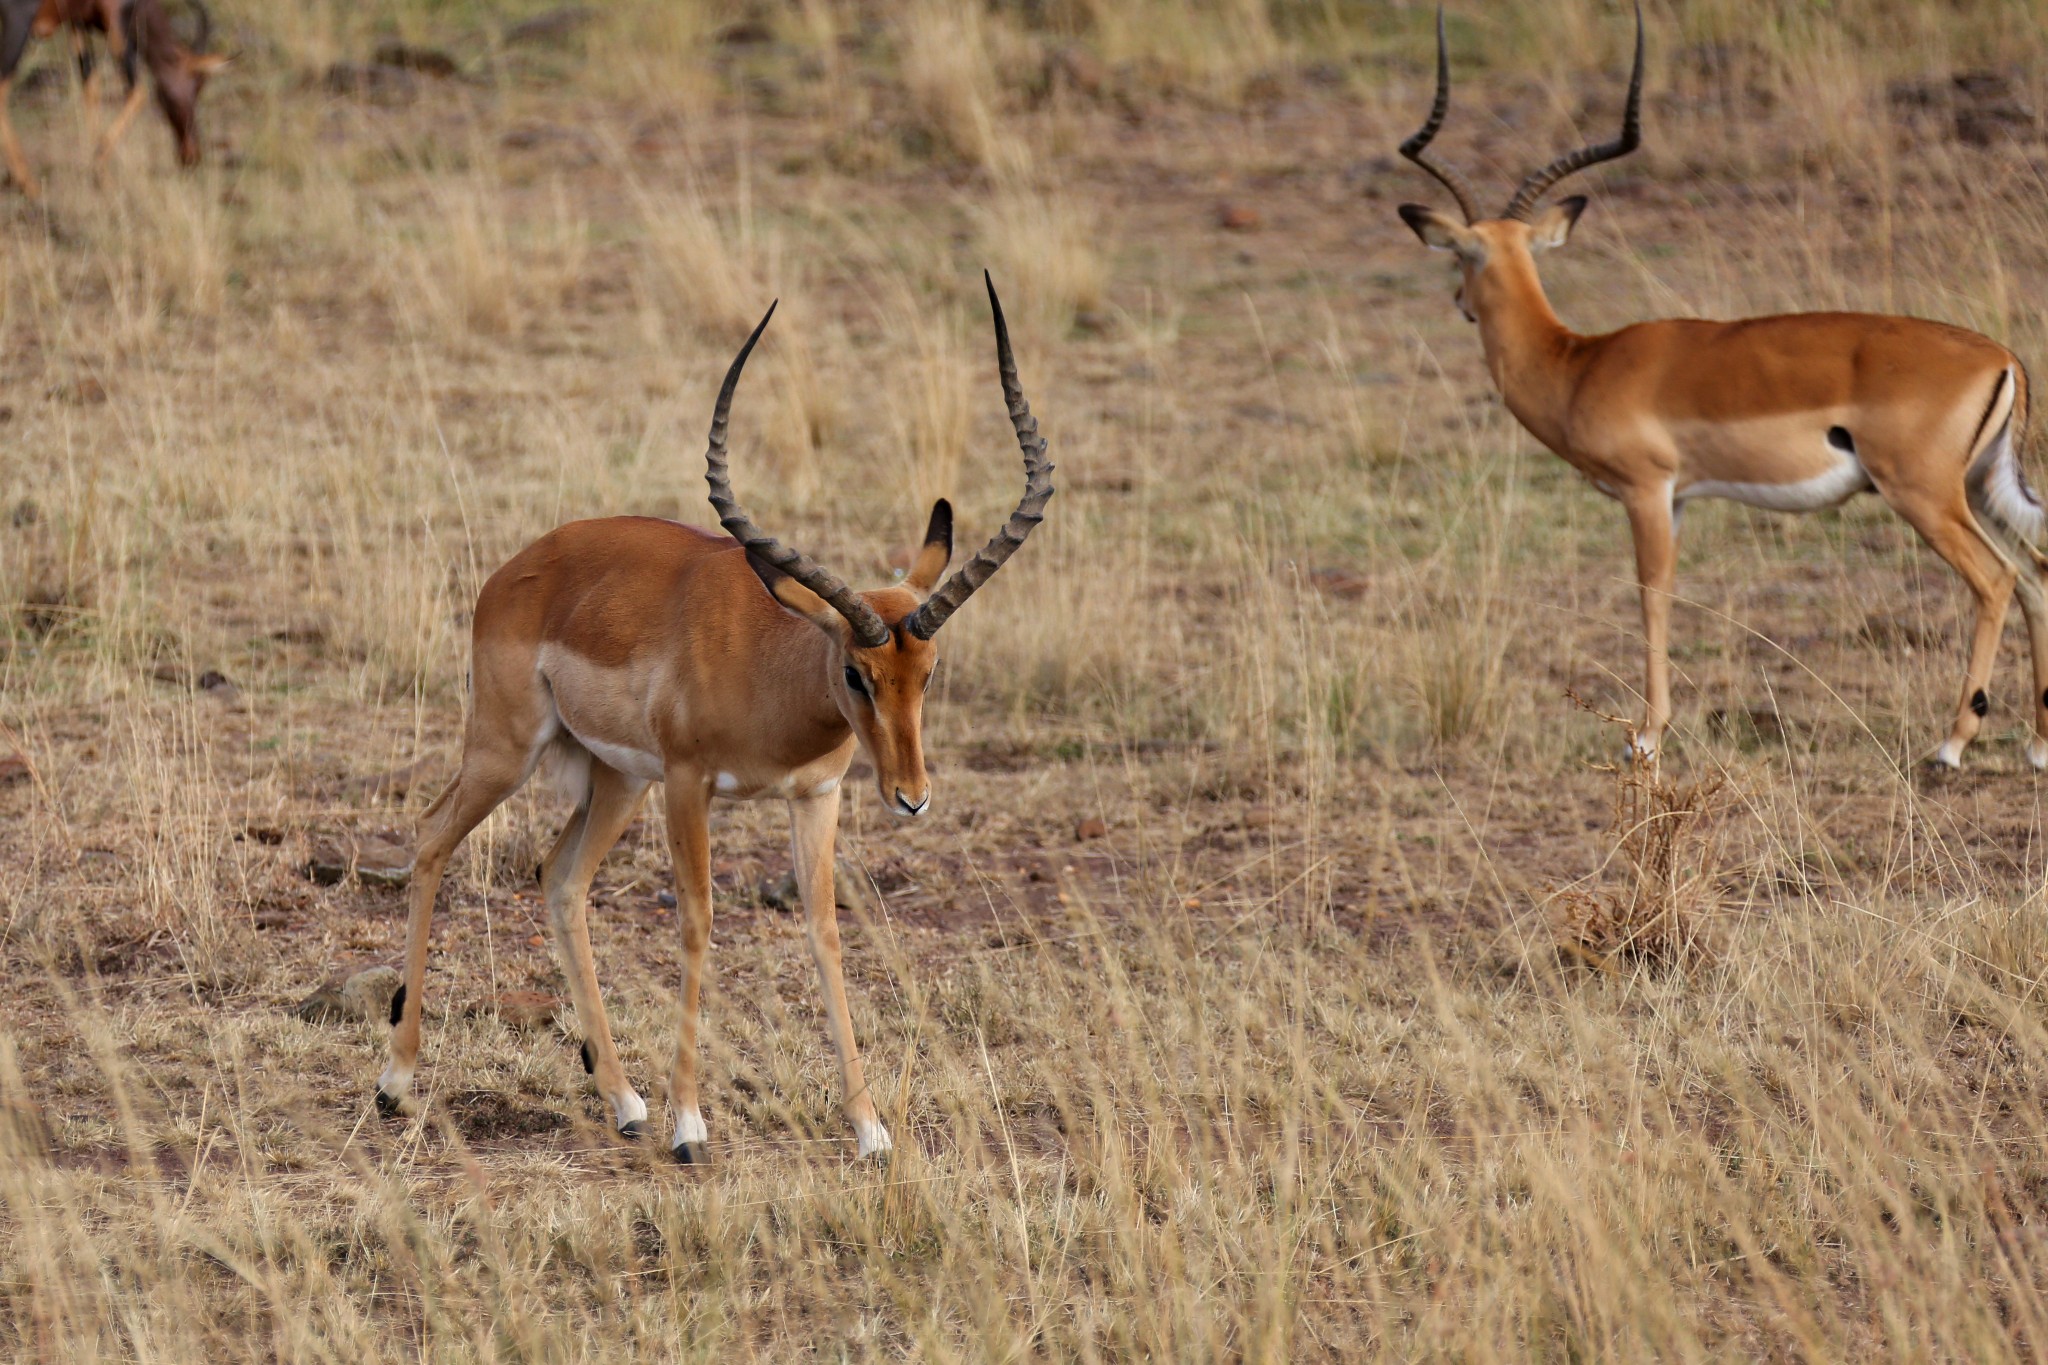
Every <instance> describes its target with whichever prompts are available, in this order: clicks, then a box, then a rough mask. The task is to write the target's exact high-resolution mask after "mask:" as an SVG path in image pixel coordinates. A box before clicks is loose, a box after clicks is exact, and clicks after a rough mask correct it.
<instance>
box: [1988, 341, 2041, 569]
mask: <svg viewBox="0 0 2048 1365" xmlns="http://www.w3.org/2000/svg"><path fill="white" fill-rule="evenodd" d="M2026 429H2027V372H2026V371H2025V370H2024V369H2022V368H2021V367H2020V366H2019V365H2018V364H2017V363H2015V364H2013V365H2010V366H2008V367H2006V369H2005V370H2004V371H2003V372H2002V373H2001V374H2000V375H1999V378H1998V386H1997V388H1996V389H1994V390H1993V391H1992V394H1991V403H1990V406H1989V407H1987V408H1986V409H1985V411H1984V422H1983V425H1982V427H1981V428H1980V430H1979V434H1978V439H1979V440H1980V441H1982V442H1983V444H1982V445H1981V446H1980V447H1979V448H1978V450H1977V452H1976V455H1975V458H1974V459H1972V460H1971V461H1970V476H1969V491H1970V503H1971V505H1972V506H1973V507H1974V508H1975V509H1976V510H1977V512H1978V514H1979V515H1981V516H1983V517H1984V518H1985V519H1986V520H1987V521H1989V522H1991V523H1992V524H1993V525H1994V526H1996V527H1997V528H1998V529H1999V530H2001V531H2004V532H2005V533H2006V534H2007V535H2010V536H2013V537H2014V538H2016V539H2018V540H2019V541H2020V542H2021V543H2022V544H2024V545H2025V546H2026V547H2027V548H2028V549H2029V550H2030V551H2031V552H2032V553H2033V557H2034V560H2035V562H2036V563H2037V564H2043V565H2044V567H2048V563H2044V561H2043V559H2042V554H2041V550H2042V542H2043V540H2044V539H2048V508H2044V507H2043V506H2042V505H2041V499H2040V498H2039V497H2038V496H2037V495H2036V494H2035V492H2034V490H2033V488H2032V487H2030V486H2029V485H2028V483H2027V474H2026V469H2025V468H2024V467H2023V465H2022V464H2021V461H2020V447H2021V446H2022V445H2023V444H2024V442H2025V438H2026ZM1984 431H1990V432H1991V433H1992V435H1991V438H1990V439H1989V440H1984V438H1983V432H1984Z"/></svg>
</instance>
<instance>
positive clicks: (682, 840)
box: [377, 284, 1053, 1163]
mask: <svg viewBox="0 0 2048 1365" xmlns="http://www.w3.org/2000/svg"><path fill="white" fill-rule="evenodd" d="M988 297H989V305H990V307H991V308H992V309H993V310H994V314H995V333H996V370H997V374H998V377H999V378H1000V379H1001V381H1002V388H1003V400H1004V404H1005V406H1006V408H1007V409H1008V412H1009V417H1010V425H1011V428H1012V430H1013V431H1014V432H1015V433H1016V437H1017V442H1018V445H1019V446H1020V447H1021V448H1022V450H1023V454H1024V496H1023V499H1022V500H1021V501H1020V502H1019V503H1018V504H1017V507H1016V510H1015V511H1013V512H1012V513H1011V514H1010V517H1009V520H1008V521H1006V522H1005V523H1004V524H1003V526H1002V527H1001V528H1000V529H999V530H998V531H997V532H996V534H995V536H994V538H993V539H991V540H990V541H989V542H988V543H987V544H986V545H985V546H983V547H982V549H981V550H980V551H978V552H977V553H976V554H975V555H974V557H973V558H971V559H969V560H968V561H967V563H965V564H964V565H962V566H961V567H960V568H958V569H957V570H955V571H954V572H953V573H952V574H951V575H950V576H947V575H946V572H945V571H946V567H947V565H948V563H949V562H950V561H951V559H952V553H953V509H952V507H951V506H950V505H949V504H947V503H946V502H945V501H944V500H943V499H942V500H940V501H939V502H938V503H937V504H936V505H935V506H934V507H933V508H932V514H931V520H930V522H929V524H928V526H927V528H926V531H925V536H924V544H923V547H922V549H920V550H919V552H918V554H917V555H916V557H915V559H914V560H913V561H912V563H911V566H910V570H909V572H908V573H907V574H906V575H905V577H904V578H903V580H902V582H901V583H899V584H897V585H896V586H894V587H888V588H880V589H876V590H874V591H871V592H855V591H854V590H853V589H852V588H850V587H848V586H847V585H846V583H844V582H843V581H841V580H840V579H839V578H837V577H836V576H834V575H833V574H832V573H831V572H830V571H828V570H827V569H825V568H824V567H823V566H822V565H820V564H818V563H817V562H816V561H815V560H813V559H812V558H811V557H810V556H809V555H806V554H804V553H803V552H802V551H801V550H797V549H795V548H794V547H791V546H788V545H785V544H783V543H782V542H781V541H779V540H777V539H775V538H774V537H773V536H771V535H769V534H768V533H767V532H765V531H763V530H762V529H761V528H760V527H759V526H758V525H756V524H755V522H754V520H753V518H752V517H751V516H749V515H748V513H747V511H746V509H745V508H744V507H742V506H741V505H740V503H739V501H738V500H737V498H735V496H734V494H733V490H732V480H731V475H730V473H729V472H728V469H727V463H726V444H725V440H726V423H727V418H728V415H729V413H730V412H731V409H732V399H733V391H734V390H735V389H736V388H738V387H739V380H740V371H741V369H742V367H744V366H745V365H746V363H747V357H748V355H750V354H751V353H752V352H753V349H754V343H755V342H757V341H759V340H760V339H761V333H762V332H763V331H765V330H766V329H767V327H768V318H769V317H773V316H774V315H775V310H774V309H773V308H770V309H769V310H768V317H764V318H762V319H761V324H760V326H759V327H756V328H755V329H754V334H753V335H752V336H750V337H748V338H747V344H746V345H745V346H743V347H742V348H741V349H740V353H739V356H738V357H737V358H736V359H735V360H734V361H733V362H732V368H731V369H730V370H728V371H727V372H726V376H725V383H724V385H723V387H721V388H720V389H719V392H718V404H717V407H716V409H715V410H714V412H713V415H712V419H711V442H710V447H709V450H708V451H707V453H706V462H707V465H708V470H707V477H708V480H709V482H710V485H711V505H712V506H713V507H714V508H715V509H716V510H717V512H718V516H719V521H720V522H721V523H722V524H723V525H724V527H725V529H726V531H727V532H728V533H729V534H727V535H718V534H715V533H713V532H710V531H701V530H698V529H697V528H696V527H694V526H686V525H684V524H683V523H681V522H677V521H663V520H659V519H656V518H653V517H609V518H604V519H600V520H595V521H576V522H570V523H569V524H568V525H566V526H562V527H559V528H557V529H556V530H554V531H552V532H550V533H548V534H547V535H545V536H542V537H541V538H540V539H539V540H537V541H535V542H534V543H533V544H531V545H529V546H527V547H526V549H524V550H522V551H520V552H519V554H517V555H515V556H513V558H512V559H511V560H510V561H509V562H507V563H506V564H505V566H504V567H503V568H501V569H499V570H498V571H497V572H496V573H495V574H492V575H491V577H490V580H489V581H488V582H486V583H485V584H484V586H483V591H482V592H481V593H479V594H478V596H477V603H476V613H475V615H474V617H473V618H472V627H471V631H472V637H473V640H474V646H473V651H472V660H471V673H470V710H469V724H468V728H467V730H466V732H465V735H464V738H463V743H462V766H461V768H460V770H459V771H458V772H457V774H456V777H455V780H454V782H452V783H451V784H450V785H449V787H448V789H447V790H446V791H444V792H443V793H441V795H440V797H439V798H438V799H437V800H436V801H435V802H434V804H433V805H432V806H431V807H430V808H429V809H428V810H427V813H426V815H425V817H424V818H423V819H422V820H421V822H420V845H419V853H418V856H417V861H416V864H415V867H414V870H413V876H412V890H411V895H412V905H411V915H410V919H409V920H408V923H407V929H406V941H405V980H404V982H403V984H402V985H401V986H400V987H399V991H398V997H397V999H396V1000H395V1001H394V1002H393V1003H392V1010H391V1023H392V1031H391V1055H390V1063H389V1065H388V1066H387V1067H386V1068H385V1070H384V1074H383V1076H382V1077H381V1078H380V1079H379V1080H378V1082H377V1106H378V1108H379V1109H381V1110H383V1111H385V1112H387V1113H388V1112H395V1111H396V1110H398V1108H399V1107H400V1104H401V1102H402V1101H403V1099H404V1097H405V1095H406V1092H407V1090H408V1088H409V1087H410V1085H411V1084H412V1079H413V1071H414V1068H415V1066H416V1064H417V1062H418V1059H419V1049H420V1018H421V1005H422V1003H423V1001H422V998H421V995H422V990H423V988H424V986H425V984H426V971H427V946H428V937H429V932H430V929H431V926H432V920H433V913H434V895H435V892H436V890H437V888H438V887H439V886H440V884H441V876H442V873H443V871H444V870H445V868H446V867H447V864H448V859H449V856H450V855H451V854H453V853H454V851H455V849H456V846H457V845H459V844H460V843H461V842H462V841H463V839H464V838H466V837H467V836H468V835H469V832H470V831H471V830H473V829H475V828H476V827H477V825H478V824H480V823H481V822H482V821H483V819H484V817H485V816H487V815H489V814H490V813H491V812H492V811H493V810H495V809H496V808H497V807H498V805H499V804H500V803H502V802H503V801H504V800H505V799H506V798H507V797H509V796H511V795H512V793H513V792H515V791H517V790H518V789H519V788H520V786H521V785H522V784H524V783H525V781H526V779H527V778H528V777H529V776H531V775H532V773H533V771H534V769H535V767H536V766H537V765H538V764H539V763H540V761H541V759H542V758H543V756H545V755H547V754H549V753H553V754H554V756H555V758H556V760H557V762H558V766H559V770H560V771H562V772H564V773H566V774H567V775H568V776H569V777H570V779H571V783H572V786H573V787H574V789H575V790H576V792H577V795H578V797H579V801H578V805H577V808H576V813H575V815H574V816H572V817H571V818H570V821H569V823H568V825H567V826H566V827H565V828H564V829H563V831H562V834H561V837H560V838H559V839H558V840H557V841H556V843H555V846H554V850H553V851H552V852H550V853H549V854H548V855H547V858H546V860H545V861H544V862H543V863H542V865H541V886H542V892H543V895H544V896H545V897H546V900H547V905H548V918H549V922H550V924H551V925H552V926H553V929H554V934H555V943H556V948H557V951H558V952H559V954H560V956H561V958H562V967H563V974H564V976H565V977H566V978H567V979H568V985H569V994H570V997H571V999H572V1000H573V1001H574V1002H575V1006H576V1018H577V1020H578V1023H579V1025H580V1027H581V1028H582V1031H583V1037H584V1042H583V1064H584V1067H585V1069H586V1070H587V1071H588V1072H589V1073H590V1074H591V1076H592V1078H593V1079H594V1080H595V1082H596V1084H597V1088H598V1090H599V1091H600V1092H601V1093H602V1094H603V1095H604V1097H605V1099H606V1100H608V1101H610V1103H611V1106H612V1112H613V1115H614V1117H615V1119H616V1121H617V1124H618V1127H619V1131H620V1132H622V1133H624V1134H626V1135H627V1136H629V1137H636V1138H637V1137H640V1136H642V1135H644V1134H645V1133H646V1131H647V1103H646V1101H644V1100H643V1099H641V1097H640V1095H639V1094H638V1092H636V1091H635V1090H634V1089H633V1087H632V1086H631V1085H630V1084H629V1083H628V1082H627V1080H626V1074H625V1071H624V1069H623V1068H622V1067H621V1065H620V1062H619V1054H618V1049H617V1047H616V1046H614V1044H613V1041H612V1034H611V1027H610V1025H609V1024H608V1023H607V1021H606V1016H605V1009H604V1002H603V1000H602V998H601V997H600V995H599V992H598V983H597V968H596V966H595V965H594V963H593V962H592V960H591V954H590V936H589V932H588V929H587V927H586V921H585V906H586V903H587V900H588V897H589V891H590V882H591V878H592V877H593V876H594V875H595V874H596V872H597V868H598V864H599V863H600V862H601V861H603V859H604V856H605V854H606V853H607V852H609V851H610V850H611V848H612V846H613V845H614V844H616V843H617V842H618V841H619V837H620V835H622V834H623V833H624V832H625V829H626V827H627V825H629V824H630V823H631V822H632V820H633V817H634V815H635V814H636V813H637V812H638V811H639V809H640V803H641V802H642V800H644V799H645V797H646V795H647V791H648V788H649V787H651V786H652V785H653V784H654V783H656V782H660V783H662V784H663V795H664V800H665V802H666V805H667V814H668V837H669V852H670V856H671V857H672V859H673V860H674V863H675V870H676V881H677V883H678V885H677V891H678V897H677V899H678V902H679V907H680V911H681V919H682V935H683V1008H682V1036H681V1038H680V1040H679V1041H678V1043H677V1046H676V1054H675V1065H674V1068H673V1069H672V1071H671V1072H670V1076H669V1103H670V1105H671V1106H672V1107H673V1109H674V1111H675V1131H674V1136H673V1137H672V1138H671V1139H670V1142H669V1147H670V1150H671V1151H672V1152H673V1153H674V1155H675V1157H676V1159H677V1160H679V1161H683V1162H687V1163H698V1162H702V1161H704V1160H706V1158H707V1148H706V1145H705V1144H706V1142H707V1140H708V1134H707V1131H706V1128H705V1123H704V1116H703V1111H702V1110H701V1109H700V1108H699V1106H698V1098H697V1094H698V1092H697V1011H698V1005H699V1000H700V996H701V992H702V987H703V981H704V967H705V961H706V954H707V952H708V951H709V948H710V942H711V851H710V838H711V834H710V825H709V820H710V810H711V803H712V802H713V801H714V800H728V801H760V800H780V801H784V802H787V803H788V805H789V812H790V824H791V833H792V840H791V843H792V850H793V857H794V862H795V864H796V880H797V884H798V887H799V888H800V889H801V891H802V895H803V902H804V913H805V918H806V934H805V937H806V938H807V939H808V941H809V943H810V949H811V956H812V958H813V960H814V961H815V963H816V965H817V969H818V978H819V984H820V986H821V987H822V988H823V990H824V995H825V1020H826V1027H827V1030H828V1031H829V1033H830V1034H831V1039H832V1046H833V1050H834V1051H835V1052H836V1053H837V1054H838V1058H839V1068H840V1082H841V1096H842V1100H843V1102H844V1104H845V1112H846V1116H847V1118H848V1120H849V1121H850V1122H851V1123H852V1125H853V1129H854V1133H855V1135H856V1137H857V1139H858V1144H859V1145H858V1151H859V1154H860V1155H861V1156H864V1157H865V1156H871V1155H874V1154H876V1153H883V1152H887V1151H889V1150H890V1149H891V1147H892V1145H893V1144H892V1142H891V1139H890V1136H889V1130H888V1128H887V1127H886V1126H884V1125H883V1123H882V1117H881V1114H880V1113H879V1112H878V1110H877V1109H876V1106H875V1102H874V1097H873V1096H872V1095H871V1094H870V1093H869V1090H868V1085H867V1080H866V1075H865V1073H864V1072H863V1070H862V1068H861V1060H860V1051H859V1049H858V1047H857V1046H856V1045H855V1042H854V1035H853V1020H852V1018H851V1016H850V1014H849V1011H848V1009H847V1001H846V986H845V982H844V980H843V978H842V975H841V971H840V957H839V925H838V918H837V907H836V904H835V901H834V891H833V871H832V869H833V861H832V846H833V842H834V839H835V836H836V834H837V831H838V828H839V803H840V798H841V791H840V783H841V781H842V780H843V779H844V778H845V777H846V774H847V770H848V768H849V767H850V766H851V765H852V763H853V759H854V755H855V754H856V753H857V752H862V751H865V753H866V754H867V756H868V759H869V761H870V762H871V763H872V764H873V766H874V772H875V785H876V787H877V789H878V794H879V795H880V797H881V803H882V809H884V810H886V811H888V812H889V813H891V814H892V815H897V816H901V817H905V818H915V817H917V816H920V815H923V814H925V813H926V811H928V810H929V809H930V808H931V799H932V787H931V779H930V778H929V777H928V776H927V775H926V771H925V761H924V694H925V689H926V688H927V687H928V686H929V685H930V683H931V678H932V670H933V668H934V667H935V666H936V664H937V662H938V651H937V646H935V645H934V644H933V643H932V638H933V636H935V635H936V634H937V633H938V630H939V628H940V627H941V626H943V625H944V624H945V623H946V621H947V619H948V618H949V617H951V616H952V614H953V613H954V612H955V611H957V610H958V609H959V608H960V606H961V604H962V603H964V602H965V601H966V600H967V599H968V598H969V597H970V596H972V595H973V594H974V592H975V590H976V589H978V588H980V587H981V586H982V584H984V583H986V582H987V581H988V579H989V578H990V577H991V576H992V575H993V574H994V573H995V572H996V570H998V569H999V568H1001V567H1002V565H1003V563H1004V562H1005V561H1006V560H1008V559H1009V557H1010V556H1011V555H1012V554H1014V553H1016V551H1017V550H1018V548H1019V547H1020V546H1022V545H1023V543H1024V538H1025V537H1026V536H1027V535H1029V534H1030V533H1031V530H1032V528H1034V527H1035V526H1037V525H1038V523H1039V522H1040V521H1041V520H1042V519H1043V517H1044V515H1045V506H1046V503H1047V501H1048V500H1049V499H1050V498H1051V497H1052V491H1053V490H1052V469H1053V467H1052V463H1051V462H1050V461H1049V460H1047V459H1046V458H1045V442H1044V440H1043V439H1041V438H1040V437H1039V435H1038V421H1037V419H1036V418H1034V417H1033V416H1032V415H1031V409H1030V407H1029V406H1027V405H1026V404H1025V401H1024V393H1023V389H1022V388H1021V386H1020V385H1019V383H1018V380H1017V364H1016V360H1015V359H1014V358H1013V357H1012V355H1011V353H1010V337H1009V332H1008V330H1007V329H1006V328H1005V327H1004V325H1003V310H1002V305H1001V304H1000V303H998V302H997V301H996V291H995V286H994V285H993V284H990V285H989V290H988ZM942 578H943V582H942V581H941V580H942Z"/></svg>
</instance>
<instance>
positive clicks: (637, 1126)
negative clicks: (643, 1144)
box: [619, 1119, 648, 1142]
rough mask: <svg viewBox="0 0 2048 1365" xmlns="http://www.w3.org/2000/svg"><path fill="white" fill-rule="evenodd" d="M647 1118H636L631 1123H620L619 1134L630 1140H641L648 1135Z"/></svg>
mask: <svg viewBox="0 0 2048 1365" xmlns="http://www.w3.org/2000/svg"><path fill="white" fill-rule="evenodd" d="M647 1133H648V1128H647V1120H646V1119H634V1120H633V1121H632V1122H631V1123H622V1124H620V1125H619V1136H620V1137H622V1138H624V1139H626V1140H627V1141H628V1142H639V1141H641V1140H642V1139H644V1138H645V1137H646V1136H647Z"/></svg>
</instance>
